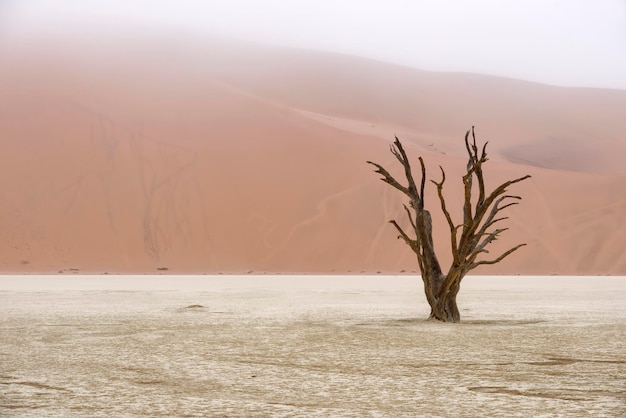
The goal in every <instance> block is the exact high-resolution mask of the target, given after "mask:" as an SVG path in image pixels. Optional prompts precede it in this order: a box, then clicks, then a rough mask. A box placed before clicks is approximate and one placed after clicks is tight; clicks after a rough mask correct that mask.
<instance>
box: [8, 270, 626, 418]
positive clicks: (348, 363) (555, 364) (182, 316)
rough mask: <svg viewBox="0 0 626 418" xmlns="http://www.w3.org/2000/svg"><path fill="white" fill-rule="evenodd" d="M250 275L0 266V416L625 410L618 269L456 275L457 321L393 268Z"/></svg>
mask: <svg viewBox="0 0 626 418" xmlns="http://www.w3.org/2000/svg"><path fill="white" fill-rule="evenodd" d="M72 278H74V277H72ZM108 279H111V280H108ZM255 279H256V280H250V279H247V281H246V278H235V277H229V278H221V279H218V278H208V277H200V278H180V277H178V278H177V277H170V276H168V277H167V278H163V277H161V278H158V277H149V276H146V277H145V279H143V280H142V279H139V278H134V280H128V279H127V278H125V279H120V280H117V279H115V278H104V277H101V276H99V277H92V278H85V277H82V278H80V279H77V280H76V281H75V282H74V283H71V282H65V283H62V282H59V281H58V280H57V279H55V278H50V277H41V278H38V279H35V278H24V277H15V278H13V279H10V278H6V277H4V278H2V281H1V283H2V285H1V286H0V289H3V290H4V291H2V292H0V318H2V322H0V356H1V357H0V358H1V361H0V398H1V399H2V401H0V415H2V416H20V417H41V416H49V417H56V416H64V417H65V416H103V417H104V416H106V417H109V416H137V417H140V416H149V417H158V416H168V417H169V416H301V417H310V416H333V417H353V416H373V417H375V416H381V417H382V416H389V417H398V416H448V417H476V416H511V417H515V416H517V417H529V416H563V417H580V416H607V417H608V416H613V417H617V416H623V415H624V413H625V412H626V395H625V392H624V388H625V385H626V369H625V364H626V353H625V352H624V340H625V338H626V310H625V307H626V299H625V295H626V278H624V277H622V278H599V277H597V278H584V279H580V278H579V279H576V278H550V277H544V278H512V277H509V278H498V279H493V278H492V279H489V278H477V277H470V278H468V280H467V285H466V287H465V289H464V290H463V292H461V294H460V295H459V299H460V300H459V302H460V306H461V308H462V309H463V311H462V315H464V321H465V322H464V323H461V324H442V323H432V322H425V321H424V320H423V319H422V318H424V317H426V316H427V313H428V312H427V304H426V302H425V300H424V297H423V295H422V292H421V291H420V290H419V286H417V283H416V281H415V279H413V278H410V277H406V276H405V277H401V278H397V277H395V278H394V277H380V276H374V277H352V278H348V277H342V278H338V277H335V278H329V277H327V278H321V277H309V278H306V277H286V278H285V277H283V278H282V279H281V278H277V277H268V278H267V279H266V280H259V278H255ZM164 280H167V281H168V282H164ZM29 283H33V284H32V286H30V288H31V289H30V290H28V289H27V290H25V289H24V288H25V287H29V285H28V284H29ZM48 288H55V289H57V290H55V291H54V290H53V291H42V290H41V289H48ZM64 288H78V289H80V290H74V291H62V289H64ZM106 289H109V290H106ZM175 289H178V290H175Z"/></svg>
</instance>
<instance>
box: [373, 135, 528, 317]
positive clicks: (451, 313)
mask: <svg viewBox="0 0 626 418" xmlns="http://www.w3.org/2000/svg"><path fill="white" fill-rule="evenodd" d="M470 134H471V141H470ZM465 147H466V148H467V154H468V157H469V158H468V162H467V171H466V174H465V175H464V176H463V185H464V190H465V196H464V203H463V223H460V224H455V223H454V221H453V220H452V216H451V215H450V212H449V211H448V208H447V207H446V201H445V199H444V196H443V185H444V183H445V181H446V173H445V171H444V170H443V168H442V167H441V166H439V168H440V169H441V181H439V182H437V181H434V180H431V181H432V182H433V183H434V184H435V186H436V187H437V194H438V196H439V201H440V203H441V210H442V212H443V214H444V216H445V218H446V221H447V223H448V226H449V228H450V243H451V248H452V265H451V266H450V269H449V270H448V273H447V274H443V271H442V269H441V265H440V264H439V261H438V259H437V255H436V254H435V248H434V245H433V231H432V218H431V215H430V212H429V211H428V210H426V209H425V208H424V185H425V183H426V166H425V165H424V160H423V159H422V157H419V163H420V167H421V180H420V183H419V187H418V185H417V184H416V182H415V180H414V178H413V174H412V172H411V166H410V164H409V159H408V158H407V156H406V153H405V151H404V148H403V147H402V144H401V143H400V140H399V139H398V138H397V137H396V140H395V141H394V143H393V145H391V147H390V148H391V153H392V154H393V155H394V156H395V157H396V158H397V159H398V161H399V162H400V163H401V164H402V166H403V167H404V174H405V176H406V180H407V182H408V184H407V185H406V186H405V185H403V184H401V183H400V182H398V181H397V180H396V179H395V178H393V176H392V175H391V174H389V172H388V171H387V170H385V168H383V167H382V166H381V165H379V164H376V163H373V162H371V161H367V163H368V164H372V165H373V166H375V167H376V173H379V174H381V175H382V178H381V180H382V181H384V182H385V183H388V184H390V185H391V186H393V187H394V188H396V189H398V190H399V191H401V192H402V193H404V194H405V195H406V196H408V198H409V206H410V208H409V206H407V205H404V209H405V211H406V214H407V215H408V219H409V222H410V224H411V228H412V229H413V233H412V236H410V235H409V234H408V233H406V232H405V231H404V230H403V229H402V227H400V225H399V224H398V223H397V222H396V221H395V220H392V221H389V222H390V223H391V224H392V225H393V226H394V227H395V228H396V229H397V230H398V232H399V233H400V235H399V236H398V238H401V239H403V240H404V242H405V243H406V244H407V245H408V246H409V247H410V248H411V250H413V252H414V253H415V254H416V255H417V263H418V265H419V269H420V273H421V275H422V280H423V282H424V291H425V293H426V299H427V300H428V304H429V305H430V308H431V312H430V319H437V320H439V321H444V322H459V321H460V320H461V316H460V314H459V309H458V307H457V303H456V296H457V294H458V292H459V289H460V285H461V281H462V280H463V278H464V277H465V275H466V274H467V273H468V272H469V271H470V270H472V269H475V268H476V267H478V266H481V265H485V264H496V263H498V262H500V261H502V260H503V259H504V258H505V257H506V256H508V255H509V254H511V253H512V252H514V251H516V250H517V249H518V248H520V247H522V246H524V245H526V244H519V245H516V246H515V247H513V248H511V249H509V250H508V251H505V252H504V253H502V254H501V255H500V256H498V257H496V258H493V259H482V257H480V256H481V255H483V254H487V253H488V252H489V251H488V250H487V248H486V247H487V246H488V245H489V244H490V243H491V242H493V241H495V240H496V239H497V238H498V237H499V236H500V234H502V233H503V232H504V231H506V230H507V229H508V228H497V227H495V225H496V224H497V223H499V222H501V221H503V220H505V219H508V218H507V217H502V216H500V212H501V211H503V210H504V209H506V208H508V207H511V206H513V205H517V204H518V203H519V202H518V201H519V200H521V197H520V196H515V195H509V194H506V191H507V187H509V186H510V185H512V184H514V183H518V182H520V181H522V180H525V179H527V178H529V177H530V176H529V175H526V176H524V177H520V178H517V179H515V180H509V181H507V182H504V183H502V184H501V185H500V186H498V187H496V188H495V189H494V190H493V191H492V192H491V193H489V194H487V193H486V192H485V182H484V180H483V164H484V163H485V162H486V161H487V152H486V150H487V143H485V144H484V145H483V146H482V149H481V150H480V152H479V148H478V147H477V145H476V136H475V135H474V127H472V129H471V130H470V131H467V133H466V134H465ZM476 189H478V190H476ZM476 192H477V193H478V195H477V196H476V195H475V193H476Z"/></svg>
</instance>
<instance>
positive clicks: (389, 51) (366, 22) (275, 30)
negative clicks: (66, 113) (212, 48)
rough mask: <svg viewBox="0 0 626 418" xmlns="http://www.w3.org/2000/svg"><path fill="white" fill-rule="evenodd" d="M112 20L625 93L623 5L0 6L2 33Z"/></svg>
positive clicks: (19, 0) (245, 0) (296, 0)
mask: <svg viewBox="0 0 626 418" xmlns="http://www.w3.org/2000/svg"><path fill="white" fill-rule="evenodd" d="M120 22H124V23H128V24H131V25H133V26H134V27H135V28H141V29H138V30H142V31H146V30H147V31H150V30H156V29H160V30H168V31H171V33H176V32H180V33H188V34H194V35H200V36H209V35H220V36H226V37H234V38H240V39H249V40H254V41H257V42H267V43H273V44H278V45H286V46H294V47H304V48H312V49H321V50H328V51H337V52H343V53H348V54H354V55H360V56H365V57H370V58H375V59H379V60H382V61H389V62H395V63H400V64H405V65H409V66H413V67H416V68H421V69H426V70H436V71H462V72H477V73H484V74H495V75H501V76H507V77H513V78H521V79H526V80H532V81H538V82H543V83H548V84H556V85H564V86H588V87H609V88H621V89H626V0H227V1H225V0H204V1H202V0H171V1H164V0H0V36H9V35H10V34H11V33H12V31H13V32H15V31H21V30H25V29H26V30H32V29H33V28H50V27H63V28H68V27H72V26H76V27H78V26H79V23H80V27H82V28H89V26H90V24H92V23H105V24H115V25H119V24H120ZM98 27H101V26H98Z"/></svg>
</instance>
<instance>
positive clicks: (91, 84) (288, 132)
mask: <svg viewBox="0 0 626 418" xmlns="http://www.w3.org/2000/svg"><path fill="white" fill-rule="evenodd" d="M61 45H63V46H61ZM0 56H1V57H2V58H1V59H2V65H0V91H1V92H2V93H1V94H0V176H1V177H0V178H2V186H1V188H0V208H1V212H0V237H1V239H0V254H1V255H2V256H1V258H0V269H1V270H2V271H3V272H58V271H75V270H70V269H78V270H80V271H81V272H87V273H89V272H92V273H101V272H105V271H108V272H131V273H142V272H149V273H151V272H155V271H156V269H158V268H161V269H165V268H167V269H168V270H169V271H171V272H175V273H219V272H232V273H242V272H248V271H254V272H257V273H260V272H269V273H276V272H292V273H334V274H341V273H349V272H350V273H359V272H361V271H365V272H377V271H381V272H385V273H398V272H402V271H406V272H410V271H413V270H416V268H417V263H416V261H415V259H414V257H413V255H412V253H411V252H410V250H409V249H408V248H406V247H405V245H404V244H403V243H402V242H401V241H398V240H396V239H395V238H396V233H395V232H394V229H393V227H392V226H390V225H389V224H387V223H386V221H388V220H389V219H393V218H395V219H398V220H402V223H405V219H404V213H403V210H402V205H401V203H402V197H401V196H400V195H399V194H398V193H397V192H396V191H395V190H391V188H389V187H388V186H386V185H385V184H383V183H382V182H380V181H379V180H378V177H377V175H376V174H374V173H373V172H372V170H371V167H370V166H368V165H367V164H365V161H366V160H373V161H376V162H379V163H381V164H383V165H385V166H386V167H388V168H390V169H391V168H394V169H396V170H392V171H394V172H395V173H398V174H399V172H398V170H397V168H399V167H397V164H396V163H395V161H394V158H393V156H392V155H391V154H390V153H389V152H388V146H389V144H390V143H391V142H392V140H393V137H394V135H397V136H398V137H399V138H400V139H401V140H402V141H403V143H404V144H405V145H406V147H407V148H408V151H409V152H410V155H411V156H412V157H414V158H415V161H417V157H418V156H419V155H421V156H423V158H424V160H425V162H426V165H427V168H428V175H429V178H433V179H437V180H439V176H440V174H439V170H438V167H437V166H438V165H442V166H443V167H444V168H445V170H446V173H447V177H448V179H447V181H446V189H445V193H446V197H447V199H448V206H449V207H450V208H452V209H453V210H455V212H454V213H453V215H454V216H455V217H456V220H457V221H459V220H460V216H459V215H460V213H459V212H460V211H459V209H460V203H459V202H460V198H461V195H460V191H461V180H460V176H461V175H462V172H463V170H464V167H465V155H464V153H465V148H464V144H463V135H464V133H465V131H466V130H467V129H469V128H470V127H471V126H472V125H476V129H477V135H478V138H479V140H481V141H483V140H489V141H490V144H489V149H488V150H489V151H490V154H489V155H490V161H489V163H488V164H487V167H486V174H485V175H486V179H487V181H488V182H489V184H491V185H492V186H493V185H496V183H500V182H502V181H504V180H507V179H510V178H515V177H519V176H521V175H524V174H531V175H532V176H533V177H532V179H530V180H528V181H526V182H524V183H521V184H518V185H515V186H514V187H512V188H511V189H510V192H511V193H513V194H519V195H521V196H523V198H524V200H523V201H522V204H521V205H519V206H517V207H514V208H512V209H511V210H510V212H509V213H508V215H509V216H510V219H509V220H507V222H508V224H507V226H508V227H510V230H509V231H507V232H506V233H505V234H504V235H503V237H502V239H501V240H500V241H498V243H497V245H494V247H493V248H492V251H491V253H490V254H489V256H492V257H494V258H495V257H496V256H497V255H498V254H499V252H498V251H503V250H506V249H507V248H509V247H511V246H513V245H515V244H517V243H519V242H526V243H528V246H526V247H523V248H522V249H520V250H519V251H518V252H516V253H515V254H513V255H511V256H510V257H509V258H507V259H506V260H505V261H503V262H502V263H500V264H497V265H495V266H489V268H486V269H483V270H480V271H479V270H477V271H476V272H477V273H483V274H484V273H488V274H497V273H507V274H516V273H519V274H552V273H555V274H570V275H576V274H594V275H598V274H616V275H626V253H625V251H624V248H626V217H624V214H625V213H626V182H625V180H626V165H625V164H624V163H623V159H624V156H626V141H625V138H624V135H625V134H626V118H624V117H623V113H624V109H626V91H624V90H609V89H588V88H563V87H553V86H548V85H542V84H535V83H530V82H524V81H518V80H513V79H505V78H498V77H492V76H482V75H475V74H463V73H432V72H425V71H419V70H415V69H411V68H407V67H401V66H396V65H391V64H386V63H382V62H377V61H372V60H367V59H363V58H355V57H351V56H347V55H340V54H332V53H322V52H312V51H305V50H296V49H287V48H278V47H265V46H261V45H254V44H245V43H237V42H231V41H223V40H212V41H206V42H196V43H178V42H177V41H175V40H173V39H141V38H139V37H137V38H135V39H129V38H123V37H118V38H115V37H100V38H96V39H89V40H76V39H73V40H72V42H61V41H60V40H58V39H57V40H48V41H41V40H38V41H37V42H32V41H31V42H29V43H27V42H26V41H24V43H23V44H22V45H21V46H15V45H13V46H12V47H8V46H6V45H4V46H2V47H0ZM430 186H432V185H430ZM428 190H429V193H430V195H429V196H427V202H426V203H427V205H429V206H430V208H431V211H432V213H433V215H434V216H435V222H436V225H435V233H436V237H435V239H436V240H437V245H438V246H439V247H440V248H441V251H440V252H441V254H447V253H448V252H449V251H448V246H449V238H448V236H449V232H448V231H447V226H446V225H445V222H444V220H443V219H442V218H441V216H440V215H439V201H438V200H437V197H436V195H435V193H434V192H435V190H434V186H432V187H430V188H429V189H428ZM442 261H443V262H444V264H447V263H448V262H449V260H448V259H445V258H444V259H443V260H442Z"/></svg>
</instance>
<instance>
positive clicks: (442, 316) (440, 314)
mask: <svg viewBox="0 0 626 418" xmlns="http://www.w3.org/2000/svg"><path fill="white" fill-rule="evenodd" d="M446 278H447V277H446V276H444V275H439V276H438V277H430V278H426V279H425V280H424V293H425V294H426V300H427V301H428V304H429V305H430V316H429V317H428V319H436V320H438V321H442V322H460V321H461V314H460V312H459V308H458V306H457V304H456V296H457V294H458V293H459V289H460V286H459V285H458V284H456V285H453V286H452V287H451V288H450V290H449V291H448V292H447V293H446V294H444V295H442V296H438V295H440V293H441V288H442V287H443V285H444V283H445V282H446ZM455 283H456V281H455Z"/></svg>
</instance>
